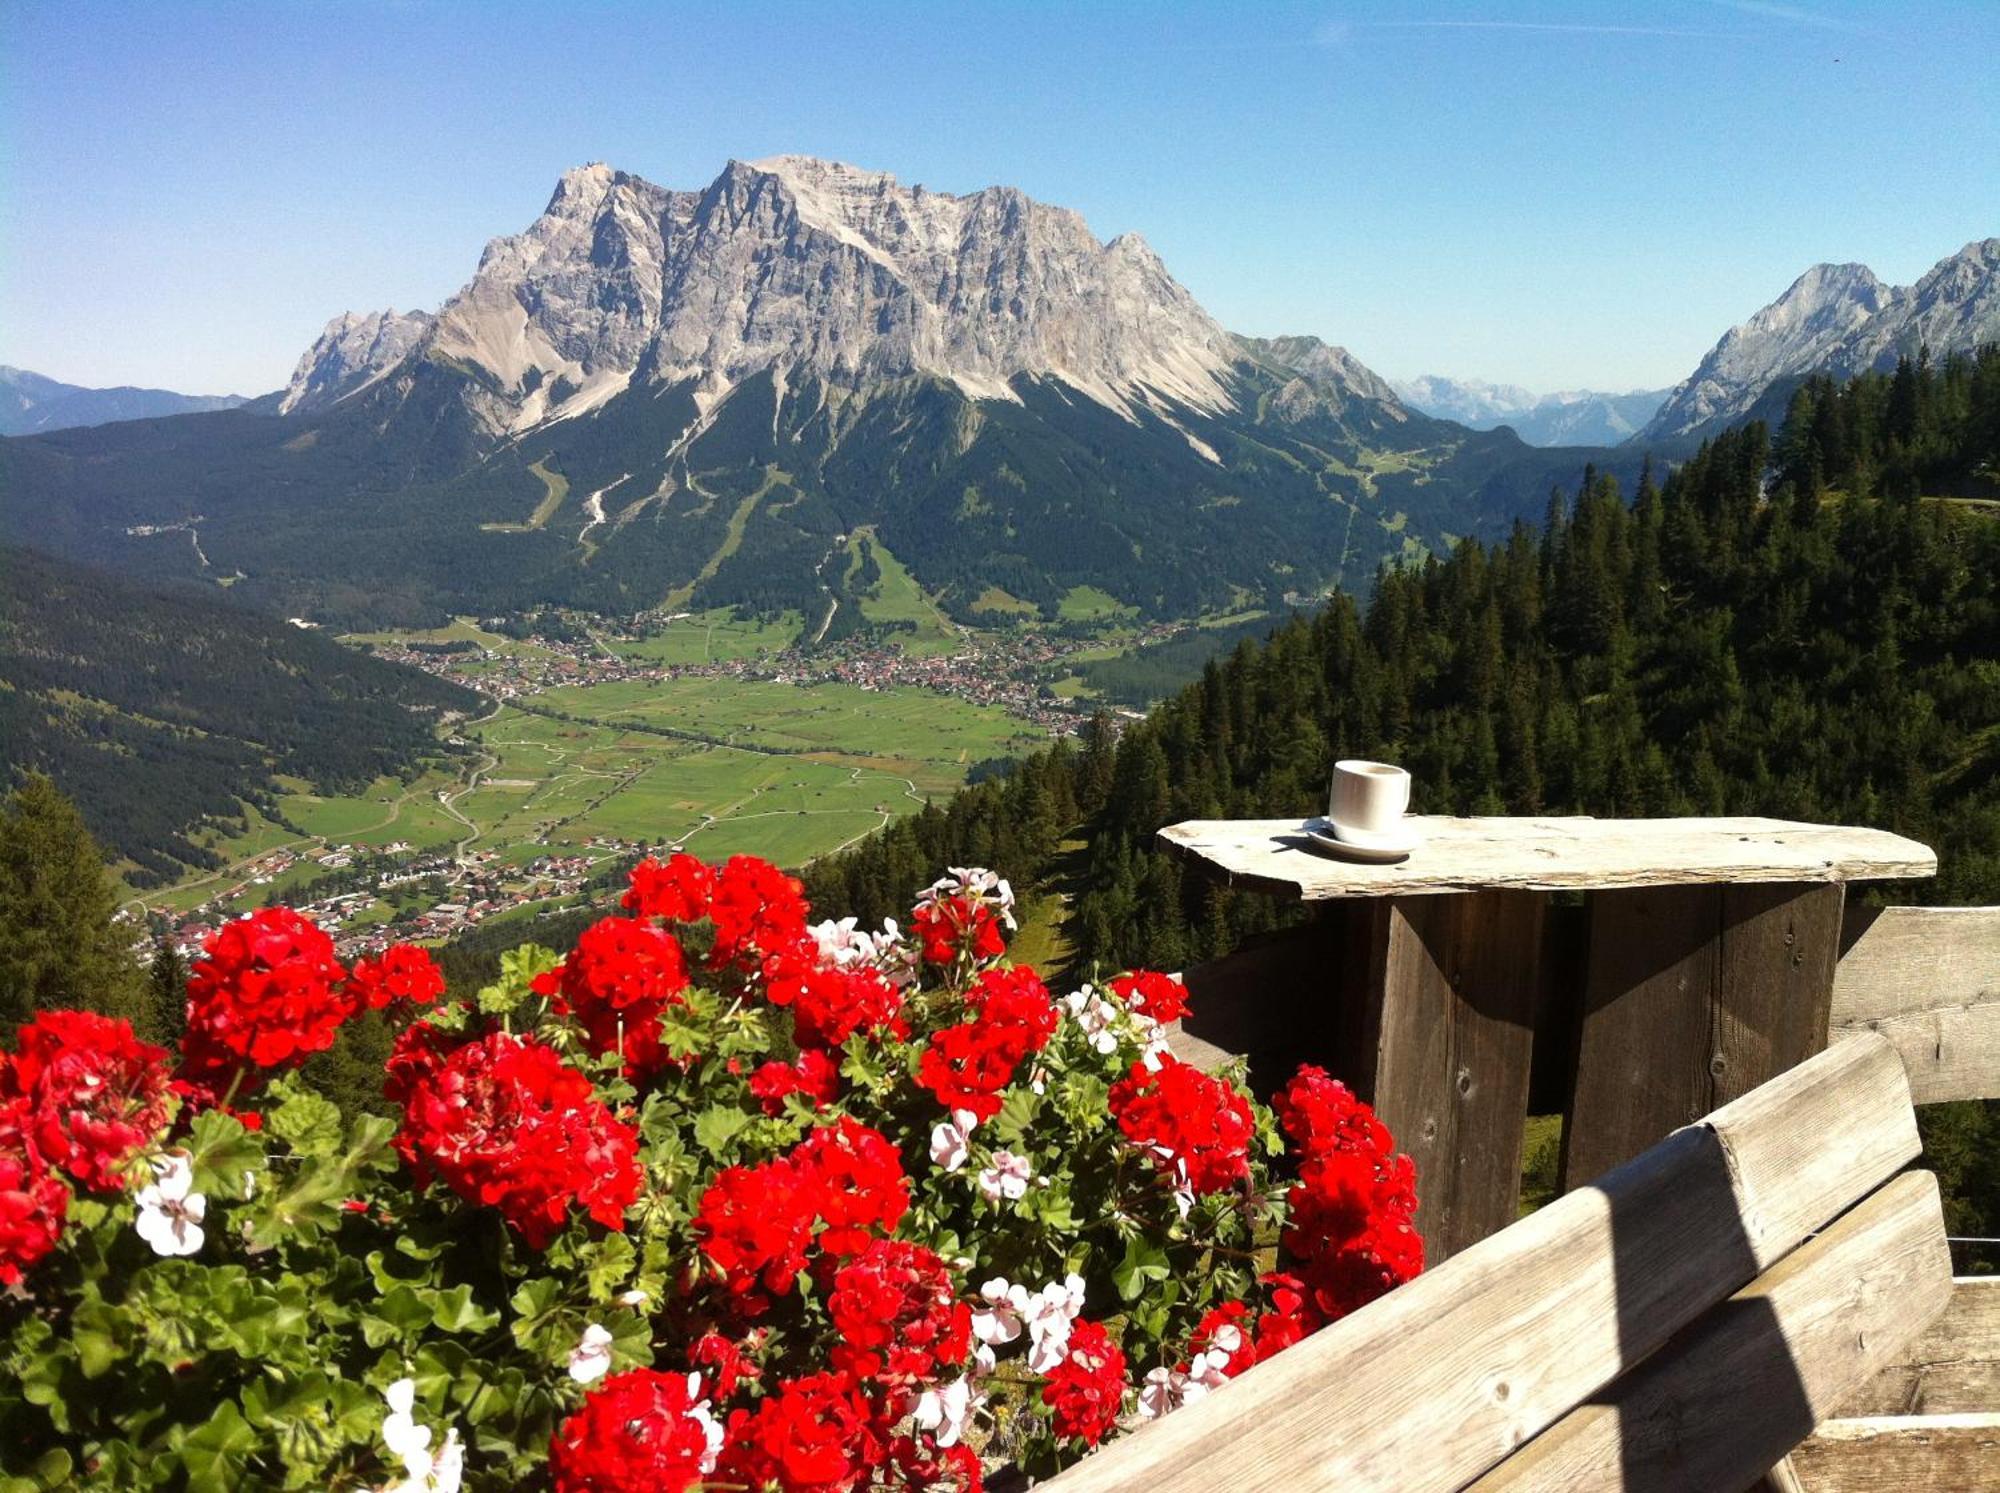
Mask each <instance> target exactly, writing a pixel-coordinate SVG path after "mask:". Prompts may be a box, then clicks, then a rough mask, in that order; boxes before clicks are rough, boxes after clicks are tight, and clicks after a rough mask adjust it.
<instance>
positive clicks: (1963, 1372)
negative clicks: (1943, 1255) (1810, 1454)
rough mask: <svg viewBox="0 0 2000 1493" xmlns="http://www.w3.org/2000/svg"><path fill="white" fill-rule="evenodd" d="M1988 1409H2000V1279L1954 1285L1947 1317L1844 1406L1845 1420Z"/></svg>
mask: <svg viewBox="0 0 2000 1493" xmlns="http://www.w3.org/2000/svg"><path fill="white" fill-rule="evenodd" d="M1985 1410H1995V1411H2000V1275H1977V1276H1966V1277H1964V1278H1962V1279H1960V1280H1957V1281H1954V1282H1953V1283H1952V1293H1951V1303H1950V1304H1949V1305H1948V1306H1946V1307H1945V1309H1944V1315H1943V1316H1941V1317H1939V1318H1938V1319H1937V1320H1936V1321H1935V1322H1933V1323H1931V1325H1930V1328H1929V1330H1928V1331H1926V1332H1925V1333H1924V1334H1923V1336H1922V1337H1920V1338H1918V1339H1917V1340H1916V1341H1915V1342H1914V1343H1912V1344H1910V1346H1909V1347H1908V1348H1906V1349H1905V1350H1904V1351H1903V1352H1902V1353H1900V1354H1898V1355H1897V1356H1896V1359H1895V1361H1894V1362H1893V1363H1891V1364H1890V1365H1889V1366H1888V1367H1887V1368H1885V1369H1883V1370H1882V1372H1881V1373H1879V1374H1877V1375H1876V1376H1875V1377H1874V1378H1873V1379H1871V1380H1869V1381H1868V1382H1867V1383H1866V1384H1864V1385H1862V1386H1861V1388H1860V1389H1859V1390H1857V1391H1856V1392H1855V1393H1854V1394H1853V1395H1851V1396H1849V1397H1848V1398H1847V1399H1846V1400H1845V1401H1844V1402H1842V1404H1841V1407H1840V1413H1841V1414H1842V1415H1843V1416H1870V1415H1960V1414H1965V1413H1968V1412H1973V1411H1985Z"/></svg>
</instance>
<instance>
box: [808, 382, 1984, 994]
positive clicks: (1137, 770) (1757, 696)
mask: <svg viewBox="0 0 2000 1493" xmlns="http://www.w3.org/2000/svg"><path fill="white" fill-rule="evenodd" d="M1899 389H1900V390H1901V391H1902V392H1901V393H1898V392H1897V391H1898V390H1899ZM1796 408H1797V410H1798V411H1799V419H1798V420H1797V421H1795V422H1788V424H1787V426H1786V427H1785V429H1784V430H1783V431H1781V433H1780V435H1779V437H1778V439H1777V441H1776V443H1775V451H1776V454H1777V455H1778V457H1779V458H1781V459H1782V461H1783V463H1784V465H1783V467H1782V469H1781V475H1780V477H1779V479H1778V480H1777V481H1776V482H1775V483H1772V484H1770V485H1769V486H1768V487H1767V485H1766V476H1767V473H1768V472H1769V471H1770V469H1771V466H1772V461H1773V454H1774V448H1773V442H1772V441H1771V439H1770V437H1769V435H1768V433H1767V431H1766V430H1765V428H1764V427H1763V426H1762V425H1751V426H1748V427H1746V428H1744V429H1742V430H1740V431H1736V432H1732V433H1730V434H1728V435H1725V436H1723V437H1720V438H1718V439H1717V440H1715V441H1713V442H1711V443H1709V444H1707V445H1705V446H1704V447H1703V448H1702V449H1701V451H1700V452H1699V454H1697V455H1696V456H1695V457H1694V458H1692V459H1691V460H1690V461H1688V462H1687V463H1686V464H1685V465H1683V466H1682V467H1680V468H1678V469H1676V470H1675V471H1674V472H1673V474H1672V475H1671V476H1670V477H1669V478H1668V479H1667V481H1666V482H1665V484H1664V485H1656V484H1655V483H1654V482H1653V481H1652V480H1651V479H1650V476H1648V477H1647V478H1645V479H1642V481H1641V483H1640V485H1639V489H1638V491H1637V493H1636V494H1635V495H1634V497H1633V500H1632V501H1631V502H1629V503H1628V502H1627V501H1625V499H1624V498H1623V496H1622V495H1621V494H1620V492H1619V491H1618V488H1617V485H1616V484H1615V483H1614V482H1612V481H1611V480H1610V479H1608V478H1605V477H1601V476H1599V475H1597V474H1595V473H1593V472H1589V471H1586V472H1585V473H1584V474H1583V480H1582V484H1581V489H1580V491H1578V492H1577V493H1575V494H1572V495H1558V497H1557V498H1556V499H1554V500H1553V501H1552V502H1551V505H1550V509H1549V513H1548V517H1547V519H1546V521H1545V523H1544V525H1543V526H1542V528H1541V530H1540V531H1539V532H1536V531H1535V530H1534V529H1532V528H1530V527H1529V526H1527V525H1525V524H1523V525H1519V526H1517V527H1516V528H1515V530H1514V532H1513V534H1512V536H1511V537H1510V538H1509V539H1508V541H1507V542H1506V543H1504V544H1498V545H1481V544H1477V543H1464V544H1461V545H1459V546H1458V548H1457V549H1456V550H1455V551H1454V552H1453V553H1452V554H1451V556H1450V557H1449V558H1448V559H1444V560H1438V561H1433V562H1430V563H1428V564H1426V565H1424V566H1422V567H1420V568H1416V569H1409V570H1400V571H1392V572H1389V573H1387V574H1385V575H1384V576H1383V577H1382V578H1381V580H1380V582H1379V584H1378V587H1377V591H1376V594H1375V597H1374V599H1373V601H1372V603H1371V604H1370V605H1369V606H1368V607H1367V609H1366V610H1365V611H1364V610H1362V609H1361V608H1359V607H1357V606H1356V605H1355V604H1354V603H1353V602H1352V601H1351V600H1349V599H1347V598H1344V597H1343V598H1339V599H1336V601H1335V602H1334V603H1333V604H1332V605H1331V606H1329V607H1327V608H1326V609H1324V610H1323V611H1322V612H1320V613H1319V614H1318V615H1317V616H1315V617H1313V618H1312V619H1310V620H1304V619H1300V620H1295V621H1293V622H1291V623H1289V624H1287V625H1285V626H1284V627H1282V628H1280V629H1279V630H1278V631H1277V632H1275V633H1274V634H1273V635H1272V636H1271V637H1270V639H1269V640H1268V641H1267V642H1264V643H1262V644H1261V645H1252V644H1246V645H1244V646H1242V647H1239V648H1238V649H1237V651H1236V652H1235V653H1234V654H1232V655H1231V656H1230V657H1229V658H1228V659H1226V660H1222V661H1219V662H1216V663H1213V664H1211V665H1210V666H1209V667H1208V668H1207V670H1206V671H1205V672H1204V674H1203V677H1202V678H1201V680H1200V681H1199V682H1198V683H1196V684H1193V685H1190V686H1189V687H1188V688H1187V689H1185V690H1183V691H1182V692H1181V693H1180V694H1179V695H1177V696H1176V697H1175V698H1173V699H1172V700H1170V701H1168V702H1167V703H1165V704H1164V705H1162V706H1161V707H1160V708H1159V709H1157V710H1156V711H1155V712H1154V713H1153V714H1152V715H1151V716H1150V717H1149V718H1148V719H1147V720H1146V721H1145V722H1143V723H1141V724H1138V725H1135V726H1134V727H1132V728H1131V729H1130V730H1129V731H1127V732H1126V733H1125V734H1124V736H1123V737H1122V739H1121V740H1119V741H1118V742H1117V744H1116V746H1115V748H1114V747H1113V746H1112V744H1111V742H1110V740H1109V737H1108V734H1107V733H1104V732H1102V731H1100V732H1099V733H1097V734H1095V735H1093V736H1092V737H1091V738H1090V739H1088V740H1087V742H1086V744H1085V745H1084V746H1083V747H1082V748H1081V749H1080V750H1078V749H1071V748H1068V747H1058V748H1056V749H1054V750H1052V751H1050V752H1048V753H1044V754H1042V755H1041V756H1039V757H1037V758H1035V759H1033V760H1031V761H1029V762H1026V763H1023V764H1022V765H1021V766H1020V767H1019V768H1017V769H1016V771H1015V773H1014V774H1013V775H1012V777H1011V778H1010V779H1008V780H1006V781H1004V782H992V783H984V784H980V785H978V786H976V787H973V788H969V789H967V790H966V791H965V792H964V793H962V794H960V795H959V796H958V797H957V798H956V799H954V800H953V801H952V802H951V803H949V804H947V805H945V806H943V807H940V808H936V809H933V810H931V811H929V812H927V813H925V814H922V815H919V816H916V817H915V818H913V819H910V820H907V821H904V822H902V823H900V824H898V825H897V826H895V827H894V828H893V829H892V830H891V831H889V832H887V833H886V834H885V835H884V836H882V837H880V838H878V839H877V840H875V841H873V842H871V843H869V844H867V845H864V846H861V847H859V848H857V849H856V850H854V851H852V852H850V853H849V854H848V855H847V856H845V857H843V858H841V859H840V860H838V861H835V862H830V863H826V864H823V865H821V866H818V867H816V868H814V871H813V873H812V881H813V883H814V886H815V890H816V891H817V892H818V894H819V900H822V901H824V902H825V903H826V904H827V905H829V906H853V907H856V908H857V909H860V910H862V911H864V913H865V914H866V915H869V916H874V915H879V914H886V913H893V912H894V911H895V907H896V902H897V899H899V898H900V897H901V896H903V895H904V893H905V891H906V889H907V888H908V886H910V885H912V884H913V883H912V880H911V878H912V875H913V874H914V873H915V870H916V868H917V867H919V866H925V865H934V864H939V863H942V862H945V861H953V862H964V861H966V860H972V861H990V862H991V863H992V864H994V865H996V866H997V867H999V868H1000V869H1001V870H1003V871H1005V872H1007V873H1009V874H1010V875H1012V876H1014V877H1015V878H1016V879H1017V880H1018V881H1020V882H1022V883H1023V884H1026V885H1033V884H1035V883H1036V882H1037V881H1038V880H1041V879H1043V878H1045V877H1047V876H1049V875H1050V874H1052V872H1053V871H1054V870H1055V869H1056V868H1055V865H1054V863H1053V861H1052V857H1051V852H1052V851H1053V850H1054V849H1055V847H1056V846H1057V845H1058V844H1059V843H1060V841H1061V840H1062V839H1063V838H1064V837H1065V836H1070V835H1081V837H1082V838H1083V839H1085V840H1086V841H1087V849H1086V850H1085V851H1084V852H1082V854H1081V856H1080V857H1076V856H1073V857H1070V858H1069V859H1068V860H1067V861H1066V862H1065V864H1064V865H1063V866H1062V868H1061V869H1062V870H1063V872H1064V874H1065V875H1066V876H1073V877H1074V889H1075V890H1076V892H1077V893H1078V900H1077V903H1076V914H1075V916H1074V918H1073V919H1072V921H1071V924H1070V929H1069V931H1070V934H1071V937H1072V940H1073V943H1074V946H1075V948H1076V950H1077V952H1078V957H1079V961H1080V962H1081V963H1084V964H1088V963H1089V962H1091V961H1102V962H1104V963H1106V964H1110V965H1117V964H1120V963H1129V962H1133V961H1136V960H1141V959H1145V960H1150V961H1152V962H1155V963H1163V964H1170V965H1171V964H1177V963H1184V962H1189V961H1193V960H1198V959H1201V958H1204V957H1207V956H1209V955H1211V954H1214V953H1217V952H1219V951H1221V950H1223V949H1226V948H1228V947H1230V946H1232V945H1233V944H1234V943H1235V942H1236V941H1237V940H1238V939H1239V938H1240V937H1241V936H1242V935H1243V934H1245V933H1247V932H1250V931H1252V930H1254V929H1255V928H1256V927H1259V926H1261V925H1262V924H1263V922H1264V920H1266V919H1268V918H1270V917H1272V916H1273V915H1274V911H1273V908H1272V905H1271V904H1270V903H1269V902H1268V901H1267V900H1265V899H1258V898H1236V897H1232V896H1230V895H1228V894H1226V893H1222V892H1219V891H1217V890H1216V889H1214V888H1212V887H1210V886H1207V885H1205V884H1202V883H1200V882H1184V881H1183V879H1182V877H1181V876H1180V874H1179V871H1178V869H1177V867H1176V866H1174V865H1173V864H1172V863H1170V862H1169V861H1167V860H1166V859H1165V858H1163V857H1161V856H1158V855H1156V854H1155V853H1154V852H1153V849H1152V840H1153V833H1154V831H1155V830H1156V829H1158V828H1159V827H1160V826H1161V825H1163V824H1168V823H1171V822H1173V821H1175V820H1178V819H1187V818H1215V817H1254V816H1262V815H1288V814H1304V813H1308V812H1315V811H1317V810H1318V809H1319V808H1320V807H1321V806H1322V801H1323V799H1324V796H1325V791H1326V783H1327V778H1328V775H1329V772H1330V770H1331V765H1332V763H1333V761H1334V759H1335V758H1337V757H1343V756H1371V757H1384V758H1389V759H1391V760H1394V761H1398V762H1401V763H1404V764H1405V765H1407V766H1408V767H1409V768H1410V770H1411V771H1412V772H1413V773H1414V774H1415V777H1416V785H1417V787H1416V805H1415V807H1416V808H1417V809H1418V810H1419V811H1421V812H1430V813H1521V814H1526V813H1540V812H1562V813H1593V814H1607V815H1608V814H1676V813H1695V814H1725V813H1728V814H1770V815H1777V816H1783V817H1794V818H1804V819H1820V820H1842V821H1850V822H1855V823H1864V824H1873V825H1879V826H1882V827H1885V828H1890V829H1895V830H1898V831H1901V832H1904V833H1907V834H1911V835H1914V836H1916V837H1918V838H1920V839H1923V840H1925V841H1927V842H1929V843H1930V844H1933V845H1935V846H1936V847H1937V848H1938V850H1939V853H1940V857H1941V861H1942V870H1941V873H1940V875H1939V877H1938V879H1937V880H1936V881H1935V882H1931V883H1926V884H1924V885H1923V886H1922V887H1921V888H1918V889H1916V890H1917V894H1918V895H1922V896H1926V897H1929V898H1932V899H1935V900H1939V901H1970V900H1985V901H2000V524H1995V523H1994V522H1992V521H1991V520H1990V519H1988V518H1985V517H1983V516H1982V515H1981V514H1980V513H1979V512H1977V511H1976V510H1974V509H1971V508H1966V507H1962V506H1961V505H1958V504H1956V503H1952V502H1943V501H1931V500H1920V499H1919V497H1918V496H1917V488H1918V487H1920V486H1921V485H1922V483H1923V481H1924V480H1925V479H1927V478H1929V477H1931V476H1934V475H1942V474H1945V473H1952V474H1955V475H1956V476H1957V477H1958V478H1959V479H1961V480H1968V481H1969V480H1975V479H1976V480H1991V463H1992V459H1993V458H1992V454H1991V453H1992V452H1993V450H1994V447H1993V446H1992V444H1991V441H1992V432H1993V431H1994V429H1995V428H1996V423H1995V422H1996V419H2000V354H1994V353H1988V354H1987V355H1985V356H1984V357H1983V358H1981V359H1979V360H1978V361H1977V362H1976V363H1975V362H1973V361H1971V360H1954V361H1952V362H1950V363H1947V364H1946V365H1944V366H1943V367H1940V368H1935V369H1932V368H1918V367H1916V366H1910V367H1906V368H1905V369H1904V370H1903V371H1902V372H1900V373H1898V374H1896V375H1894V376H1885V377H1882V378H1872V377H1871V378H1868V379H1863V380H1858V381H1856V383H1855V384H1853V385H1851V386H1849V387H1848V388H1846V389H1844V390H1838V391H1836V390H1833V389H1831V388H1830V387H1829V388H1823V389H1818V390H1817V391H1815V389H1814V388H1813V387H1812V386H1809V387H1808V388H1807V389H1806V390H1802V391H1801V394H1800V398H1799V401H1798V402H1797V405H1796ZM1892 411H1893V413H1892ZM1829 479H1837V480H1838V482H1839V483H1840V489H1839V490H1836V489H1834V488H1832V487H1831V486H1830V485H1829ZM1864 480H1865V485H1864ZM1884 487H1887V488H1890V489H1893V491H1892V492H1891V493H1889V494H1888V495H1880V496H1878V495H1868V496H1861V495H1857V494H1858V493H1859V492H1863V491H1871V490H1872V492H1873V493H1880V492H1881V491H1882V489H1883V488H1884ZM1078 826H1081V829H1079V828H1078ZM1079 862H1080V863H1079Z"/></svg>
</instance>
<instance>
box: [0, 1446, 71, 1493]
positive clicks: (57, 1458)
mask: <svg viewBox="0 0 2000 1493" xmlns="http://www.w3.org/2000/svg"><path fill="white" fill-rule="evenodd" d="M75 1472H76V1463H75V1462H73V1461H71V1460H70V1455H69V1453H68V1452H66V1451H64V1450H63V1449H62V1448H61V1447H59V1446H54V1447H50V1448H49V1449H48V1450H47V1451H45V1452H43V1453H42V1454H41V1455H40V1456H39V1457H37V1458H35V1461H34V1465H33V1466H31V1467H24V1468H22V1469H21V1470H20V1471H19V1472H14V1473H8V1474H6V1475H5V1476H0V1493H42V1490H44V1489H53V1488H68V1487H71V1486H73V1483H72V1477H73V1475H74V1474H75Z"/></svg>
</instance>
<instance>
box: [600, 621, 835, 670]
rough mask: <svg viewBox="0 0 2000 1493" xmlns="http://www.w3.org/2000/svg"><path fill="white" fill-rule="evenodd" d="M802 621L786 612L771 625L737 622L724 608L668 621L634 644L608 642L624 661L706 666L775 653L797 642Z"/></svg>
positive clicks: (768, 623) (803, 624) (766, 623)
mask: <svg viewBox="0 0 2000 1493" xmlns="http://www.w3.org/2000/svg"><path fill="white" fill-rule="evenodd" d="M804 626H805V619H804V618H802V617H801V616H799V614H798V613H797V612H787V613H785V615H784V616H782V617H780V618H778V619H777V620H776V621H774V622H760V621H757V620H755V619H754V618H753V619H751V620H750V621H747V622H746V621H738V620H737V619H736V614H735V612H734V611H733V610H732V609H730V608H727V607H724V608H719V609H717V610H714V611H708V612H696V613H694V614H693V615H692V616H688V617H682V618H680V619H678V620H677V621H673V622H669V623H667V624H666V626H665V628H664V629H663V630H662V631H661V632H659V633H658V634H656V635H655V636H653V637H650V638H641V639H640V640H639V641H638V642H635V643H612V644H611V645H610V646H611V647H612V648H613V649H614V650H615V651H616V652H617V653H618V654H619V655H620V656H621V657H624V658H631V659H638V660H641V661H643V662H646V663H656V664H706V663H720V662H724V661H726V660H729V659H737V658H755V657H756V656H757V655H758V654H759V653H777V652H781V651H782V650H784V649H786V648H789V647H790V646H791V645H792V643H793V642H794V641H796V640H797V638H798V635H799V631H800V629H801V628H803V627H804Z"/></svg>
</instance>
